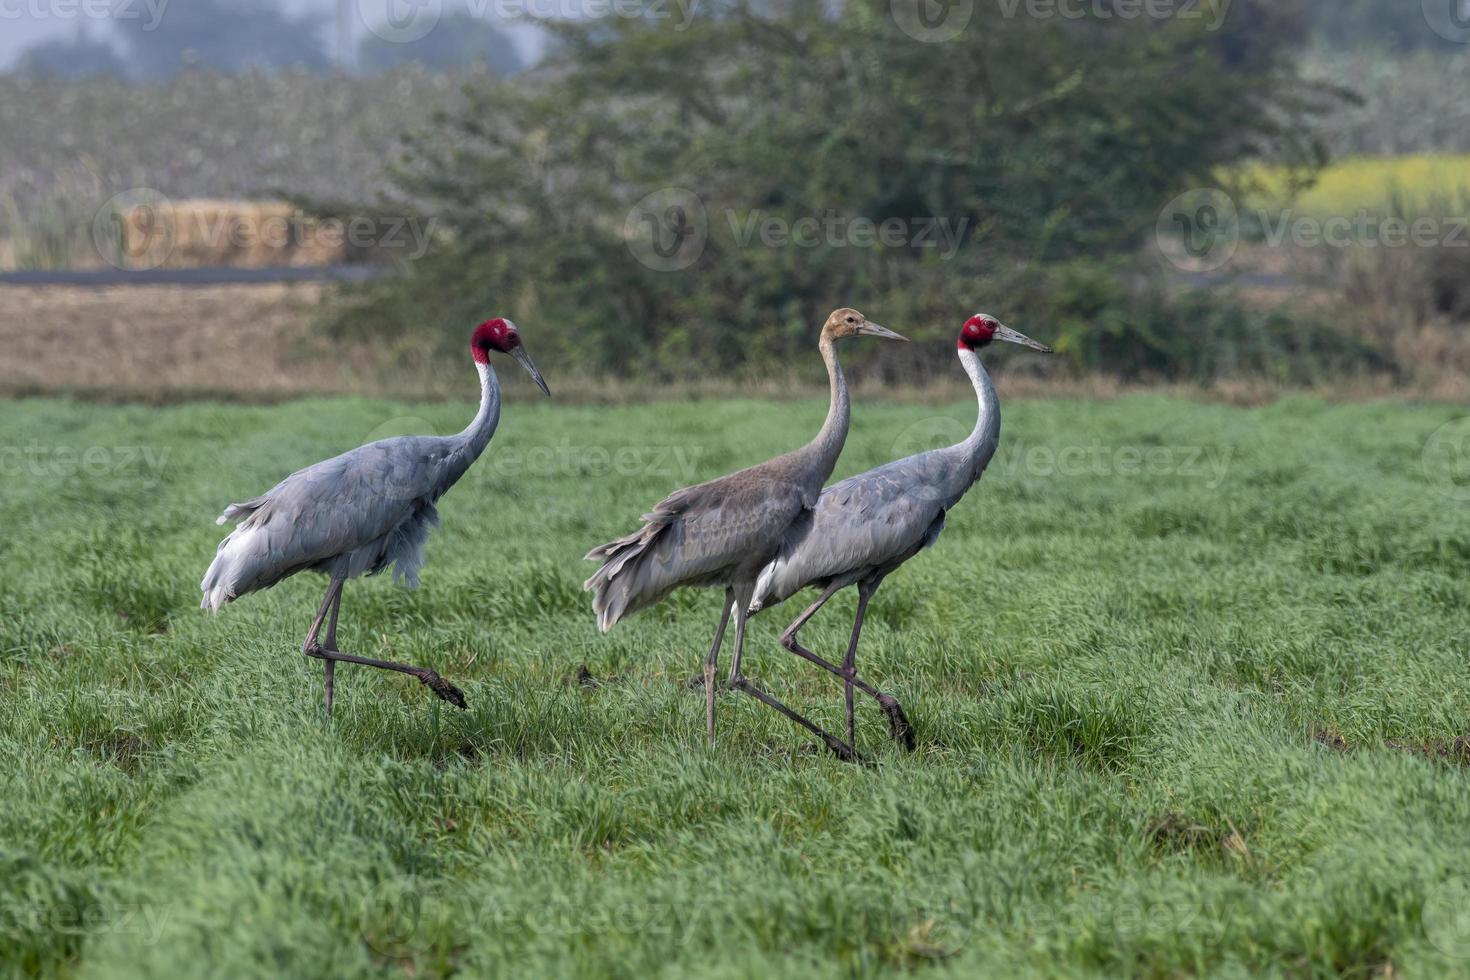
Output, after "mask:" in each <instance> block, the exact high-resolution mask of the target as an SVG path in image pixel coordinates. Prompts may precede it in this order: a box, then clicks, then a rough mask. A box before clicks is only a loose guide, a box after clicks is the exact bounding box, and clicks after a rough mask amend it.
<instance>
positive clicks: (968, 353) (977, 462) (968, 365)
mask: <svg viewBox="0 0 1470 980" xmlns="http://www.w3.org/2000/svg"><path fill="white" fill-rule="evenodd" d="M959 355H960V364H961V365H962V366H963V367H964V369H965V373H966V374H968V375H969V376H970V384H972V385H974V386H975V400H976V401H977V402H978V403H979V407H980V411H979V415H978V416H977V417H976V419H975V428H974V430H973V431H971V433H970V436H969V438H967V439H966V440H965V441H964V442H962V443H960V444H959V446H957V447H955V448H957V449H960V450H962V451H963V452H964V454H965V455H966V456H967V457H968V458H969V461H970V463H971V475H970V482H971V483H973V482H975V481H976V480H978V479H980V474H981V472H983V471H984V469H985V467H986V465H987V464H989V462H990V459H991V457H993V456H994V455H995V450H996V447H997V446H998V445H999V444H1000V399H999V398H998V397H997V396H996V394H995V385H994V384H993V383H992V382H991V380H990V374H989V373H988V372H987V371H986V370H985V365H983V364H981V363H980V355H979V354H977V353H975V352H974V351H973V350H970V349H969V348H968V347H962V348H960V352H959Z"/></svg>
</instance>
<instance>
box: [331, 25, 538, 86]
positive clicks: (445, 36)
mask: <svg viewBox="0 0 1470 980" xmlns="http://www.w3.org/2000/svg"><path fill="white" fill-rule="evenodd" d="M410 61H415V62H418V63H419V64H421V65H424V66H425V67H428V68H439V69H449V68H460V67H467V66H471V65H475V64H479V63H483V64H485V65H487V66H488V67H489V68H490V70H491V71H493V72H494V73H495V74H497V75H502V76H504V75H514V74H515V73H516V72H518V71H520V70H521V67H522V62H521V56H520V53H519V52H518V51H517V50H516V46H515V43H514V42H513V41H511V39H510V37H509V35H507V34H506V33H505V32H504V31H502V30H500V28H498V27H497V26H496V25H495V24H493V23H492V22H490V21H488V20H485V19H484V18H481V17H475V16H472V15H471V14H469V13H463V12H462V13H457V14H453V15H451V16H448V17H445V18H444V19H442V20H441V21H440V22H439V23H438V24H437V25H435V27H434V29H433V30H432V31H430V32H429V33H428V34H426V35H425V36H424V37H422V38H420V39H419V40H417V41H413V42H409V43H395V42H392V41H386V40H384V39H383V38H380V37H378V36H376V35H369V36H368V37H366V38H364V39H363V41H362V43H361V44H360V45H359V46H358V54H357V63H358V68H359V69H360V70H362V71H366V72H378V71H387V70H389V69H391V68H394V67H397V66H398V65H402V64H405V63H407V62H410Z"/></svg>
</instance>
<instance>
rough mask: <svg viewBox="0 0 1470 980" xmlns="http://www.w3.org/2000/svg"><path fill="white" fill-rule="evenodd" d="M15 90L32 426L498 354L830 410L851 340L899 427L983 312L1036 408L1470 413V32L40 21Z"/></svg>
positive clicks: (540, 3)
mask: <svg viewBox="0 0 1470 980" xmlns="http://www.w3.org/2000/svg"><path fill="white" fill-rule="evenodd" d="M0 71H3V75H0V133H3V136H0V390H3V391H4V392H7V393H11V394H26V393H37V392H87V393H92V394H101V395H104V396H107V397H113V396H119V397H127V398H130V399H136V398H143V399H154V400H173V399H178V398H189V397H199V396H205V397H211V398H214V397H231V398H246V399H275V398H281V397H290V396H294V395H298V394H301V393H306V392H318V393H319V392H373V393H387V394H390V395H393V396H402V397H440V396H444V397H454V398H461V399H466V398H468V397H469V396H470V394H472V392H473V387H472V385H470V384H468V382H467V381H466V377H465V371H464V370H463V369H462V368H460V362H461V361H462V360H463V359H464V346H465V337H466V336H467V332H468V329H469V327H470V326H471V325H472V324H473V323H475V322H478V321H479V320H481V319H484V318H485V317H486V316H488V315H491V314H504V315H508V316H511V317H513V318H514V319H516V320H517V321H518V322H519V323H520V324H521V325H522V327H523V329H524V331H525V333H526V336H527V339H528V344H529V345H530V346H531V349H532V350H533V351H534V352H535V354H536V356H537V358H538V360H539V361H540V362H541V363H542V365H543V367H544V369H545V371H546V373H547V375H548V377H550V378H552V379H553V384H554V386H555V387H557V388H558V389H559V392H558V393H559V394H563V393H565V394H567V395H570V396H571V397H573V398H592V399H596V398H625V397H626V398H632V397H645V396H647V395H648V394H649V393H650V392H651V391H656V392H658V393H688V392H691V391H696V390H697V391H700V392H708V391H714V392H718V391H721V390H724V389H729V390H734V389H737V388H738V389H740V390H744V391H751V390H764V391H768V392H778V391H801V390H808V389H812V388H816V387H820V386H823V385H824V384H825V381H824V378H823V376H822V373H821V369H820V365H819V363H818V362H817V359H816V358H815V356H814V354H813V352H812V346H813V342H814V336H815V332H816V330H817V328H818V326H819V325H820V323H821V322H822V319H823V318H824V316H825V314H826V313H827V311H828V310H830V309H831V308H833V307H835V306H838V305H852V306H856V307H858V308H859V309H861V310H862V311H863V312H864V313H866V314H868V315H869V316H871V317H872V318H873V319H875V320H877V321H879V322H881V323H885V324H887V325H890V326H892V327H894V328H895V329H899V330H901V331H904V332H905V333H908V334H909V335H911V336H912V337H913V338H914V339H915V341H916V342H915V343H914V344H912V345H910V346H909V347H907V348H903V349H886V350H883V349H862V350H857V349H854V351H853V352H852V353H851V358H852V359H853V361H854V362H855V365H856V366H855V372H854V373H855V374H856V375H857V376H858V378H859V380H860V382H861V383H862V384H864V385H866V386H869V387H880V386H881V387H883V388H885V389H887V390H891V391H894V392H909V391H915V390H917V391H924V392H928V391H940V392H942V393H943V392H949V393H952V392H953V391H954V390H959V389H962V387H963V385H964V384H965V381H964V378H963V377H962V376H960V375H959V372H958V371H956V370H954V366H953V363H952V357H953V355H952V353H951V350H952V347H951V344H952V338H953V335H954V333H955V332H956V330H957V328H958V326H959V324H960V323H961V322H962V321H963V319H964V318H965V316H966V315H968V314H969V313H971V312H974V311H976V310H985V311H988V312H991V313H994V314H996V315H998V316H1000V317H1001V318H1002V319H1003V320H1005V321H1006V322H1008V323H1010V324H1012V325H1013V326H1016V327H1017V328H1019V329H1022V330H1025V331H1026V332H1028V333H1030V334H1032V335H1033V336H1036V337H1038V338H1041V339H1045V340H1048V341H1051V342H1053V343H1055V344H1056V346H1057V347H1058V349H1059V351H1060V352H1061V354H1062V356H1061V357H1058V358H1052V359H1041V358H1024V357H1017V358H1015V359H1014V363H1012V362H1011V361H1010V359H1009V357H1008V353H1009V352H1004V351H997V352H996V355H995V360H996V361H997V362H998V372H999V374H1000V375H1001V376H1002V379H1003V380H1002V383H1003V385H1004V386H1008V387H1010V388H1011V390H1021V389H1024V388H1027V387H1031V388H1037V389H1047V390H1052V389H1055V390H1062V391H1065V390H1077V391H1079V392H1083V393H1102V392H1108V391H1111V390H1115V389H1119V388H1125V387H1132V386H1142V385H1168V386H1173V387H1178V388H1197V389H1209V390H1211V391H1216V392H1221V393H1224V394H1225V395H1227V396H1228V397H1231V398H1235V399H1241V400H1250V399H1255V398H1261V397H1269V396H1271V395H1272V394H1274V393H1276V392H1279V391H1281V390H1289V389H1297V388H1304V387H1311V388H1317V389H1332V390H1335V391H1339V392H1344V393H1368V394H1383V393H1405V394H1412V395H1420V396H1429V397H1436V398H1451V399H1460V398H1463V397H1465V396H1466V395H1470V387H1467V386H1466V384H1465V382H1464V379H1465V378H1466V376H1467V373H1470V343H1467V342H1466V334H1467V326H1470V324H1467V321H1470V228H1467V222H1466V215H1467V213H1470V210H1467V203H1470V201H1467V198H1470V192H1467V188H1470V165H1467V164H1470V100H1467V98H1466V95H1465V93H1466V90H1467V86H1466V83H1467V81H1470V4H1467V3H1465V2H1464V0H1423V2H1422V3H1421V2H1419V0H1178V2H1171V0H1149V2H1142V0H846V2H821V3H818V2H811V3H808V2H799V0H798V2H790V0H751V2H729V0H698V2H695V0H340V2H338V0H233V2H229V3H226V2H224V0H173V2H168V0H17V2H14V3H10V4H6V5H0ZM873 346H875V347H879V346H883V345H873ZM79 351H80V352H85V355H86V356H78V353H79ZM558 379H560V381H561V383H560V384H559V385H558V384H556V382H557V380H558ZM650 380H652V381H655V382H657V386H656V387H655V388H650V387H649V384H648V382H649V381H650ZM956 382H958V384H956ZM753 386H754V388H753Z"/></svg>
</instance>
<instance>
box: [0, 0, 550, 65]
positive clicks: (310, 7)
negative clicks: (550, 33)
mask: <svg viewBox="0 0 1470 980" xmlns="http://www.w3.org/2000/svg"><path fill="white" fill-rule="evenodd" d="M188 2H189V0H0V68H4V67H9V66H10V65H12V64H14V63H15V60H16V59H17V58H19V57H20V55H21V53H22V52H23V51H25V50H26V48H28V47H30V46H31V45H33V44H35V43H37V42H38V41H45V40H49V39H52V38H67V37H72V36H73V35H75V34H76V32H77V29H78V27H81V28H82V29H83V30H85V31H87V32H88V33H89V34H90V35H91V36H92V37H94V38H104V37H109V36H111V33H112V27H111V26H110V25H109V24H108V23H107V22H106V18H105V12H108V11H117V12H119V13H120V14H121V15H123V16H133V17H137V18H139V19H141V20H143V22H144V23H147V22H148V21H149V18H150V17H151V16H152V12H153V11H160V12H161V13H162V15H163V16H167V15H168V5H169V4H172V3H188ZM274 3H275V5H276V6H277V7H279V8H281V9H284V10H286V11H288V12H290V13H293V14H302V13H314V14H318V15H320V16H322V17H325V18H327V19H328V20H329V21H331V20H335V19H336V15H337V13H338V4H339V0H274ZM341 3H342V4H344V5H345V13H346V15H347V16H346V17H345V22H346V23H347V24H348V25H349V29H350V30H351V31H352V32H353V34H354V40H355V39H356V38H357V37H361V36H362V35H363V34H364V33H365V31H366V28H365V27H364V23H365V22H369V21H371V22H373V23H381V22H382V18H383V14H384V12H385V11H386V10H387V9H388V6H389V5H390V4H392V5H396V6H398V7H401V8H404V9H411V8H412V7H413V6H415V5H422V4H425V3H440V4H442V7H443V9H444V11H445V12H450V11H453V10H460V9H476V10H485V9H494V6H493V4H487V3H485V2H479V3H477V4H475V6H474V7H472V8H471V7H468V6H467V3H466V0H341ZM510 34H511V36H512V37H514V38H515V40H516V43H517V46H518V47H519V48H520V49H521V52H522V53H523V54H532V53H534V52H535V51H536V49H537V47H538V46H539V40H538V38H537V37H536V33H535V32H534V31H533V30H531V29H529V28H519V29H517V28H511V29H510Z"/></svg>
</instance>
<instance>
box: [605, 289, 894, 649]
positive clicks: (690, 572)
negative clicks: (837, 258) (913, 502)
mask: <svg viewBox="0 0 1470 980" xmlns="http://www.w3.org/2000/svg"><path fill="white" fill-rule="evenodd" d="M859 333H873V334H874V335H876V336H892V337H896V336H897V335H896V334H893V333H892V331H889V330H885V329H884V328H882V327H878V326H876V325H875V324H869V323H868V322H867V320H866V319H865V318H864V317H862V314H860V313H857V312H856V311H854V310H846V309H844V310H837V311H836V312H834V313H833V314H832V315H831V316H830V317H829V318H828V319H827V323H826V324H825V325H824V326H823V328H822V335H821V340H820V343H819V348H820V350H821V353H822V359H823V361H824V362H825V363H826V365H827V374H828V380H829V384H830V388H831V392H830V401H829V405H828V410H827V418H826V420H825V422H824V423H823V425H822V429H821V431H820V432H818V433H817V436H816V438H815V439H813V440H812V441H811V442H809V443H807V444H806V445H805V446H803V447H801V448H800V449H797V450H793V451H792V452H789V453H786V454H784V455H782V456H778V457H776V458H775V459H772V460H768V461H766V462H764V463H760V464H757V465H755V466H751V467H749V468H747V469H743V470H740V471H739V472H736V473H731V474H729V475H727V476H722V477H720V478H718V479H715V480H711V481H709V482H708V483H701V484H699V485H698V486H693V487H686V488H685V489H683V490H676V491H675V492H674V493H672V494H670V495H669V496H668V497H667V498H665V499H664V500H663V501H661V502H660V503H659V504H657V505H656V506H655V507H654V508H653V510H651V511H650V512H649V513H647V514H644V515H643V517H642V518H641V519H642V521H643V526H642V527H641V528H639V529H638V530H637V531H634V532H633V533H631V534H628V535H625V536H624V537H621V538H618V539H617V540H615V541H610V542H608V543H607V544H604V545H600V546H598V547H596V548H593V549H592V550H591V551H589V552H587V555H586V558H587V560H589V561H600V562H602V567H600V568H599V569H598V570H597V571H596V572H594V573H593V574H592V576H591V577H590V578H589V579H587V581H586V582H584V583H583V586H582V587H583V588H584V589H586V590H588V591H590V592H592V593H593V598H592V609H593V612H594V613H596V615H597V625H598V627H599V628H600V629H601V630H602V631H603V632H607V631H608V630H610V629H612V627H613V626H614V625H616V624H617V623H618V621H619V620H621V619H622V618H624V617H625V616H629V615H632V614H633V613H635V612H637V611H638V610H640V609H643V608H645V607H647V606H650V605H653V604H654V603H656V602H658V601H659V600H660V599H662V598H663V597H664V596H666V595H668V594H669V593H670V592H671V591H673V590H674V589H676V588H679V587H680V586H692V587H708V586H726V585H730V584H732V583H754V581H755V577H756V575H757V574H758V573H759V572H760V570H761V568H762V567H764V566H765V564H766V563H767V562H769V561H770V560H771V559H772V558H773V557H774V556H775V554H776V549H777V548H778V547H779V546H780V543H781V536H782V534H783V533H784V532H785V531H786V529H787V528H788V527H790V526H791V524H792V523H793V522H794V521H796V520H797V519H798V518H799V517H801V515H802V514H803V513H804V512H808V511H810V509H811V508H812V506H813V505H814V504H815V503H816V501H817V497H818V496H819V494H820V493H821V490H822V484H823V483H824V482H826V479H827V477H829V476H831V475H832V468H833V467H834V466H835V465H836V464H837V457H838V456H839V455H840V454H841V453H842V445H843V442H844V441H845V440H846V438H847V428H848V422H849V418H850V404H849V400H848V394H847V380H846V378H845V377H844V376H843V373H842V365H841V364H840V363H839V362H838V360H837V353H836V348H835V342H836V341H837V340H838V339H840V338H842V337H846V336H853V335H856V334H859ZM900 339H901V338H900Z"/></svg>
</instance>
